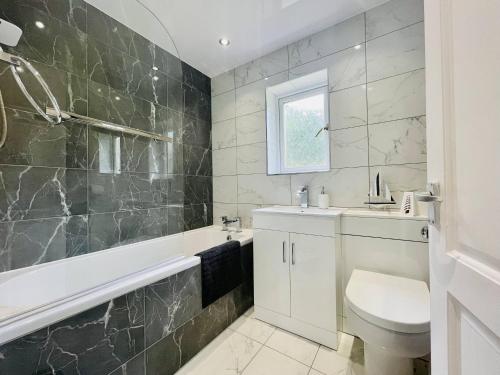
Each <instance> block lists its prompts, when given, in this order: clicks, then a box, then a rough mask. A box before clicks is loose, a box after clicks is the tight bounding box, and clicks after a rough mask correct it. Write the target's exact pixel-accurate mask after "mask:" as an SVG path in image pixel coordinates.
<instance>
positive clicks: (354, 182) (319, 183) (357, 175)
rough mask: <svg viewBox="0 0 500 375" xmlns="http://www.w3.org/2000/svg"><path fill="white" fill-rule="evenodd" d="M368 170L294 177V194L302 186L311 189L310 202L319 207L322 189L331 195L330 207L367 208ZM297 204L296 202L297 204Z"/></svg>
mask: <svg viewBox="0 0 500 375" xmlns="http://www.w3.org/2000/svg"><path fill="white" fill-rule="evenodd" d="M368 178H369V177H368V168H367V167H360V168H344V169H332V170H331V171H330V172H324V173H307V174H297V175H293V176H292V192H293V193H294V192H295V191H296V190H298V188H299V187H300V186H304V185H307V186H308V187H309V202H310V204H311V205H312V206H317V205H318V195H319V194H320V192H321V189H322V187H323V186H324V187H325V191H326V193H328V194H329V195H330V206H335V207H365V205H364V204H363V202H365V201H366V200H367V197H368V189H369V182H368ZM295 204H296V202H295Z"/></svg>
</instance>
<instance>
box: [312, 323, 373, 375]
mask: <svg viewBox="0 0 500 375" xmlns="http://www.w3.org/2000/svg"><path fill="white" fill-rule="evenodd" d="M339 340H340V341H339V346H338V350H336V351H335V350H332V349H330V348H327V347H324V346H321V347H320V348H319V351H318V354H317V355H316V358H315V359H314V363H313V365H312V368H313V369H315V370H318V371H319V372H321V373H323V374H325V375H337V374H342V375H362V374H364V356H363V342H362V341H361V340H359V339H358V338H355V337H354V336H351V335H348V334H345V333H339Z"/></svg>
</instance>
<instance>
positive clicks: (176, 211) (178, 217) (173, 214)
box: [167, 205, 184, 235]
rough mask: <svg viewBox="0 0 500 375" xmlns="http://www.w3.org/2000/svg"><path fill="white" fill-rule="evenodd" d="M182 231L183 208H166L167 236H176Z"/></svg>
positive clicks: (181, 206) (180, 206)
mask: <svg viewBox="0 0 500 375" xmlns="http://www.w3.org/2000/svg"><path fill="white" fill-rule="evenodd" d="M183 231H184V206H183V205H176V206H169V207H168V227H167V234H169V235H170V234H177V233H181V232H183Z"/></svg>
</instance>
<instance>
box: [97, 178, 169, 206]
mask: <svg viewBox="0 0 500 375" xmlns="http://www.w3.org/2000/svg"><path fill="white" fill-rule="evenodd" d="M88 176H89V177H88V179H89V198H88V204H89V211H90V212H91V213H104V212H114V211H129V210H144V209H149V208H158V207H161V206H166V205H167V203H168V202H167V196H168V190H167V189H168V181H167V177H166V176H162V175H157V174H146V173H144V174H143V173H128V172H125V173H120V174H110V173H99V172H95V171H89V175H88Z"/></svg>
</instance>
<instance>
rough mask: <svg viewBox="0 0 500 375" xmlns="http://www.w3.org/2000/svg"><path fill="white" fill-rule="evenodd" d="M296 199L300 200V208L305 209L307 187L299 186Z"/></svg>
mask: <svg viewBox="0 0 500 375" xmlns="http://www.w3.org/2000/svg"><path fill="white" fill-rule="evenodd" d="M297 197H299V199H300V207H302V208H307V207H308V206H309V190H307V186H301V187H300V188H299V190H298V191H297Z"/></svg>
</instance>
